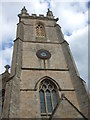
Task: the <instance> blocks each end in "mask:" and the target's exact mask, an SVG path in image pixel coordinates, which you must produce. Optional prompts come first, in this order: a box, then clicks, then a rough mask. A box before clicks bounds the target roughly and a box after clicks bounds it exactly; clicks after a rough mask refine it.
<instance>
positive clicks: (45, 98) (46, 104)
mask: <svg viewBox="0 0 90 120" xmlns="http://www.w3.org/2000/svg"><path fill="white" fill-rule="evenodd" d="M44 98H45V109H46V113H47V115H48V110H47V100H46V91H44Z"/></svg>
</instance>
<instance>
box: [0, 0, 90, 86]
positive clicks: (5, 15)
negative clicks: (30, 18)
mask: <svg viewBox="0 0 90 120" xmlns="http://www.w3.org/2000/svg"><path fill="white" fill-rule="evenodd" d="M62 1H63V2H62ZM88 3H90V2H89V0H13V2H12V0H1V2H0V26H1V31H0V74H1V73H3V72H4V71H5V68H4V66H5V65H6V64H9V65H10V66H11V59H12V52H13V44H14V43H13V41H14V40H15V38H16V29H17V23H18V22H19V18H18V16H17V15H18V14H19V13H20V12H21V9H22V8H23V6H25V7H26V9H27V10H28V13H29V14H30V15H31V14H32V13H35V14H37V15H39V14H44V15H45V16H46V12H47V9H48V8H50V10H51V11H52V12H53V14H54V16H55V18H57V17H58V18H59V21H58V22H57V23H58V24H59V25H60V26H61V29H62V32H63V34H64V38H65V40H66V41H67V42H68V43H69V46H70V49H71V52H72V56H73V58H74V61H75V64H76V66H77V69H78V71H79V74H80V77H81V78H83V79H84V80H85V81H86V84H87V86H88V31H89V29H88V28H89V27H88V26H89V24H90V21H89V18H88V12H89V11H90V8H89V7H90V6H89V5H90V4H88Z"/></svg>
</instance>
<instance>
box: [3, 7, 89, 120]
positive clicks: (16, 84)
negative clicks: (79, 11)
mask: <svg viewBox="0 0 90 120" xmlns="http://www.w3.org/2000/svg"><path fill="white" fill-rule="evenodd" d="M18 17H19V23H18V24H17V35H16V39H15V40H14V50H13V57H12V65H11V73H10V77H9V79H8V80H7V83H6V88H5V96H4V104H3V112H2V118H34V119H35V118H47V119H48V118H49V119H50V120H51V119H54V118H84V119H87V118H88V93H87V91H86V88H85V82H84V80H82V79H81V78H80V77H79V74H78V71H77V69H76V66H75V63H74V60H73V58H72V55H71V52H70V49H69V45H68V43H67V42H66V40H65V39H64V36H63V34H62V31H61V27H60V26H59V25H58V24H57V21H58V18H54V16H53V13H52V11H51V10H49V9H48V12H47V14H46V16H44V15H41V14H40V15H39V16H37V15H36V14H32V15H29V14H28V12H27V10H26V8H25V7H24V8H23V9H22V10H21V13H20V14H19V15H18Z"/></svg>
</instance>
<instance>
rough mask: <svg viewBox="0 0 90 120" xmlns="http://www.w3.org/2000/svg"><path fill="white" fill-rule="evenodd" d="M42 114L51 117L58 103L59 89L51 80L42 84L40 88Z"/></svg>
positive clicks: (46, 80)
mask: <svg viewBox="0 0 90 120" xmlns="http://www.w3.org/2000/svg"><path fill="white" fill-rule="evenodd" d="M39 94H40V109H41V114H45V115H51V114H52V111H53V110H54V109H55V107H56V105H57V103H58V89H57V87H56V85H55V84H54V83H53V82H51V81H50V80H49V79H45V80H43V81H42V82H41V84H40V88H39Z"/></svg>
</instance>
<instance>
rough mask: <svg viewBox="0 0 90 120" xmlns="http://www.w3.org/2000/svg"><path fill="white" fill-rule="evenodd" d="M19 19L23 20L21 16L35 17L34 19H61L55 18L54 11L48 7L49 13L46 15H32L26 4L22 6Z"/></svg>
mask: <svg viewBox="0 0 90 120" xmlns="http://www.w3.org/2000/svg"><path fill="white" fill-rule="evenodd" d="M18 17H19V19H20V20H21V18H33V19H38V18H40V19H41V18H42V19H50V20H55V21H58V20H59V19H58V18H56V19H55V18H54V16H53V12H52V11H51V10H50V9H48V11H47V13H46V16H44V15H43V14H39V16H37V14H32V15H30V14H29V13H28V12H27V10H26V8H25V6H24V7H23V8H22V10H21V13H20V14H19V15H18Z"/></svg>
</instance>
